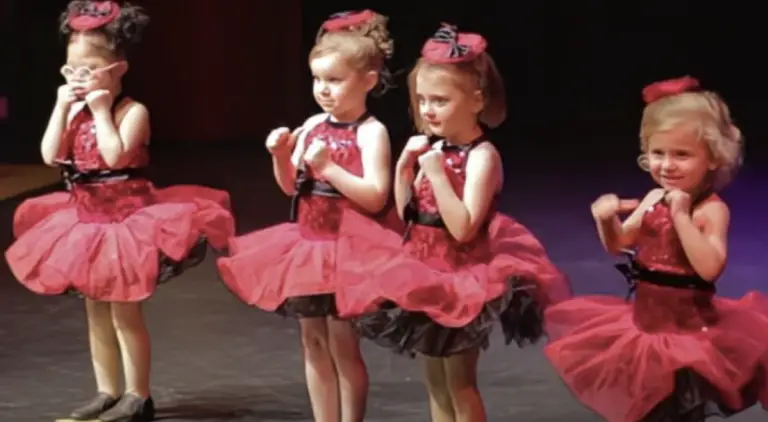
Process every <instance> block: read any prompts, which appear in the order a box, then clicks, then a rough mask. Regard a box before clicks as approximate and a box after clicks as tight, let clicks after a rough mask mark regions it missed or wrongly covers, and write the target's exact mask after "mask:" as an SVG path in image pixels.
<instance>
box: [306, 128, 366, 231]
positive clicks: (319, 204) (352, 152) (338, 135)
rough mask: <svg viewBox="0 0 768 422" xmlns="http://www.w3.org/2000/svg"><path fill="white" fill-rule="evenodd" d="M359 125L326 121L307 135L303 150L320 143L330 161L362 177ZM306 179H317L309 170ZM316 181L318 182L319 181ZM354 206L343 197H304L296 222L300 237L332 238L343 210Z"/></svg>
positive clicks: (339, 222) (337, 229) (337, 228)
mask: <svg viewBox="0 0 768 422" xmlns="http://www.w3.org/2000/svg"><path fill="white" fill-rule="evenodd" d="M358 127H359V124H358V123H352V124H348V123H335V122H331V121H327V120H326V121H325V122H323V123H320V124H319V125H317V126H315V127H314V128H313V129H312V130H311V131H310V132H309V133H308V134H307V136H306V138H305V144H304V148H305V150H306V148H307V147H308V146H309V145H310V144H311V143H312V142H322V143H323V144H325V145H326V147H328V148H329V149H330V151H331V154H330V155H331V160H332V161H333V162H334V163H336V164H337V165H339V166H341V167H342V168H343V169H344V170H346V171H348V172H350V173H352V174H354V175H355V176H358V177H360V176H362V175H363V164H362V161H361V158H360V147H359V146H358V144H357V129H358ZM307 171H308V177H310V178H313V179H318V178H317V176H315V175H313V174H312V172H311V170H309V169H308V170H307ZM318 180H319V179H318ZM351 206H353V204H352V203H351V202H350V201H349V200H347V199H346V198H333V197H328V196H321V195H306V196H302V197H301V198H300V199H299V208H298V216H297V221H298V224H299V227H300V228H301V231H302V234H304V235H305V236H307V237H314V238H329V239H332V238H335V236H336V235H337V234H338V232H339V226H340V225H341V215H342V211H343V210H344V209H345V208H347V207H351Z"/></svg>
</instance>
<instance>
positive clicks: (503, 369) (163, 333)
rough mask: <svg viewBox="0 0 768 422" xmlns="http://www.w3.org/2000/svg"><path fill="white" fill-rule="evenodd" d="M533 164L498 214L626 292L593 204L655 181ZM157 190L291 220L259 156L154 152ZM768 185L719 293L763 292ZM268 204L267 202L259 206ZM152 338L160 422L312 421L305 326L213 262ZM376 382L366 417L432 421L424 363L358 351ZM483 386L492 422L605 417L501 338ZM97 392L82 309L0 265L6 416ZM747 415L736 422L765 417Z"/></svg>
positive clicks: (41, 413) (166, 293)
mask: <svg viewBox="0 0 768 422" xmlns="http://www.w3.org/2000/svg"><path fill="white" fill-rule="evenodd" d="M526 160H527V158H526V157H524V156H521V157H520V158H519V159H517V160H515V159H514V158H512V159H510V160H508V162H507V168H508V169H509V170H508V175H507V176H508V183H507V187H506V191H505V195H504V197H503V203H502V210H503V211H505V212H508V213H510V214H511V215H513V216H515V217H516V218H518V219H519V220H520V221H522V222H523V223H524V224H526V225H527V226H528V227H529V228H530V229H531V230H532V231H533V232H534V233H536V234H537V235H538V236H539V237H540V238H541V240H542V241H543V243H544V244H545V245H546V246H547V247H548V248H549V250H550V253H551V255H552V258H553V260H554V261H555V262H556V263H557V264H558V265H559V266H560V267H561V268H562V269H563V270H564V271H565V272H567V273H568V275H569V276H570V277H571V279H572V280H573V282H574V285H575V288H576V290H577V292H578V293H587V292H589V293H611V294H616V295H623V294H624V292H625V290H624V289H625V285H624V281H623V280H622V278H621V277H620V276H619V275H618V274H617V273H615V270H614V269H613V268H612V267H611V264H612V263H613V260H612V259H611V258H610V257H608V256H606V255H605V254H604V253H603V252H602V250H601V249H600V245H599V243H598V241H597V238H596V236H595V233H594V229H593V224H592V221H591V219H590V215H589V204H590V202H591V201H592V200H593V199H594V198H595V197H596V196H597V195H598V194H599V193H601V192H605V191H610V190H614V189H615V190H618V191H619V192H620V193H626V194H639V193H642V192H644V189H645V187H646V185H647V184H648V181H647V180H646V177H645V176H644V175H643V174H641V173H640V172H639V171H634V170H632V169H631V168H630V169H629V171H628V172H625V173H627V174H628V175H625V174H622V173H616V172H609V171H600V170H599V169H596V168H595V167H594V166H585V171H581V172H574V173H564V172H563V171H562V168H561V167H560V166H559V165H558V166H554V165H553V166H551V167H541V166H539V167H537V168H534V169H530V167H531V166H527V167H529V169H526V168H525V167H526V166H525V161H526ZM154 164H155V166H154V169H155V173H156V175H157V179H156V180H158V184H160V185H165V184H170V183H206V184H209V185H211V186H214V187H219V188H225V189H228V190H229V191H230V192H231V194H232V198H233V203H234V206H235V211H236V213H237V216H238V218H239V223H238V224H239V231H240V232H244V231H248V230H252V229H254V228H257V227H262V226H264V225H266V224H271V223H275V222H277V221H280V219H283V218H285V216H286V214H287V209H288V201H287V199H285V198H282V199H281V196H280V194H279V192H278V190H277V188H276V187H274V184H273V183H272V179H271V169H270V168H269V161H268V159H267V158H266V157H264V156H263V154H262V153H260V152H256V151H255V150H253V151H233V150H230V151H224V152H221V153H216V152H206V153H204V154H203V153H200V154H198V156H194V155H190V156H189V157H185V159H184V160H183V161H182V160H179V159H178V155H176V154H169V155H168V156H167V157H154ZM767 182H768V179H767V178H766V177H765V175H760V174H757V173H754V172H751V171H749V170H747V171H746V172H745V175H744V177H743V178H741V179H740V180H739V181H738V183H737V184H736V185H734V186H733V189H731V190H729V191H728V195H727V198H728V199H729V201H730V203H731V206H732V209H733V215H734V222H733V225H732V232H731V237H732V246H731V251H730V253H731V257H732V258H731V263H730V267H729V269H728V271H727V273H726V275H725V276H724V278H723V282H722V284H721V291H722V292H723V294H724V295H727V296H737V295H741V294H743V293H744V292H745V291H747V290H750V289H755V288H760V287H762V288H763V289H766V287H765V286H766V285H765V283H764V277H765V274H766V273H768V262H766V260H765V251H766V250H767V249H766V247H767V246H768V222H767V221H766V219H765V218H764V217H762V214H763V211H764V210H765V209H766V205H768V204H766V202H768V200H767V199H766V197H765V195H762V194H759V192H765V191H766V188H768V183H767ZM18 202H19V199H14V200H8V201H4V202H3V203H1V204H0V221H3V222H5V223H4V224H2V225H0V227H2V230H0V244H1V245H2V246H3V247H6V246H7V245H8V244H9V243H10V241H11V234H10V222H11V218H12V212H13V209H14V207H15V206H16V205H17V204H18ZM264 204H269V205H270V206H269V207H267V208H264ZM146 312H147V318H148V321H149V324H150V329H151V332H152V337H153V341H154V345H153V347H154V360H153V381H152V385H153V395H154V398H155V400H156V403H157V406H158V409H159V416H160V417H161V418H162V419H163V420H166V421H169V422H171V421H173V422H182V421H186V422H191V421H212V422H213V421H247V422H250V421H254V422H255V421H263V422H267V421H270V422H277V421H294V422H303V421H311V420H312V418H311V413H310V409H309V403H308V398H307V394H306V392H305V386H304V381H303V367H302V358H301V353H300V345H299V338H298V331H297V324H296V323H295V322H294V321H292V320H285V319H282V318H280V317H277V316H273V315H270V314H267V313H264V312H261V311H258V310H253V309H249V308H248V307H246V306H245V305H243V304H241V303H240V302H239V301H238V300H236V299H235V298H234V297H233V296H232V295H231V294H230V293H229V292H228V291H227V290H226V289H225V288H224V286H223V285H222V284H221V283H220V282H219V281H218V278H217V276H216V274H215V269H214V263H213V259H212V256H210V257H209V259H208V260H207V261H206V262H205V263H204V264H203V265H201V266H199V267H197V268H195V269H193V270H190V271H189V272H188V273H186V274H185V275H183V276H182V277H180V278H178V279H175V280H174V281H172V282H171V283H169V284H168V285H166V286H163V287H162V288H160V289H159V292H158V294H157V295H156V297H154V298H153V299H152V300H150V301H149V302H148V303H147V306H146ZM364 350H365V356H366V360H367V363H368V366H369V371H370V375H371V391H370V398H369V409H368V417H367V418H366V421H371V422H384V421H391V422H423V421H428V420H429V417H428V410H427V401H426V393H425V391H424V388H423V386H422V384H421V383H420V375H421V370H420V368H419V366H418V362H416V361H413V360H411V359H408V358H404V357H400V356H394V355H392V354H390V353H389V352H386V351H383V350H380V349H378V348H376V347H375V346H373V345H371V344H370V343H367V342H364ZM480 380H481V388H482V392H483V395H484V398H485V402H486V406H487V409H488V415H489V421H521V422H523V421H524V422H544V421H547V422H593V421H595V422H597V421H599V420H600V419H599V418H598V417H596V416H595V415H593V414H592V413H591V412H590V411H588V410H586V409H584V408H583V407H582V406H581V405H579V404H578V403H577V402H576V401H574V400H573V399H572V398H571V396H570V395H569V393H568V391H567V390H566V389H565V387H564V386H563V385H562V384H561V382H560V381H559V380H558V378H557V377H556V376H555V374H554V373H553V371H552V370H551V369H550V367H549V366H548V364H547V362H546V361H545V360H544V358H543V356H542V354H541V345H539V346H534V347H530V348H526V349H522V350H520V349H518V348H517V347H505V346H503V344H502V341H501V338H500V334H497V335H496V336H495V337H494V338H493V344H492V346H491V348H490V349H489V350H488V351H487V352H485V353H484V354H483V357H482V360H481V372H480ZM92 394H93V380H92V376H91V368H90V361H89V358H88V351H87V339H86V330H85V319H84V315H83V309H82V304H81V302H80V301H79V300H77V299H74V298H45V297H38V296H35V295H33V294H31V293H28V292H27V291H25V290H24V289H22V288H21V287H20V286H19V285H18V283H16V282H15V281H14V280H13V278H12V277H11V275H10V273H9V271H8V268H7V266H6V265H5V263H3V264H2V266H0V421H8V422H11V421H13V422H22V421H24V422H26V421H29V422H41V421H53V420H54V419H55V418H57V417H62V416H65V415H66V413H67V412H68V411H69V410H70V408H71V407H72V405H73V403H79V402H80V401H82V400H84V399H87V398H89V397H90V396H91V395H92ZM765 418H766V414H765V413H764V412H762V411H761V410H760V409H757V408H753V409H750V410H749V411H747V412H745V413H742V414H740V415H738V416H735V417H732V418H731V419H729V420H730V421H733V422H757V421H764V420H765Z"/></svg>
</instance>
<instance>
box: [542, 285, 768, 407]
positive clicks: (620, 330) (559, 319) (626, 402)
mask: <svg viewBox="0 0 768 422" xmlns="http://www.w3.org/2000/svg"><path fill="white" fill-rule="evenodd" d="M637 293H638V297H640V295H646V299H645V300H643V302H645V303H646V305H647V306H646V305H641V306H642V308H643V309H639V308H638V307H637V305H636V303H637V302H627V301H624V300H622V299H619V298H614V297H601V296H597V297H580V298H575V299H573V300H569V301H566V302H564V303H561V304H559V305H557V306H554V307H552V308H549V309H548V310H547V311H546V313H545V317H546V330H547V334H548V336H549V337H550V341H551V343H550V344H549V345H548V346H547V347H546V349H545V352H546V355H547V357H548V358H549V360H550V361H551V362H552V364H553V365H554V367H555V368H556V370H557V371H558V373H559V374H560V377H561V378H562V379H563V380H564V381H565V383H566V384H567V386H568V387H569V388H570V390H571V391H572V392H573V394H574V395H575V396H576V397H577V398H578V400H580V401H581V402H583V403H584V404H586V405H587V406H589V407H590V408H592V409H593V410H595V411H596V412H597V413H598V414H600V415H601V416H602V417H603V418H605V419H606V420H608V421H609V422H637V421H643V422H667V421H688V420H691V421H703V420H704V418H705V417H707V416H711V415H718V416H728V415H730V414H733V413H736V412H738V411H741V410H743V409H745V408H747V407H750V406H752V405H753V404H755V403H756V402H762V403H763V405H764V406H765V405H768V384H766V376H767V375H768V372H766V368H768V317H767V315H768V313H766V311H768V306H766V303H767V302H766V298H765V297H763V296H760V295H759V294H757V293H750V294H748V295H747V296H745V297H744V298H742V299H741V300H737V301H736V300H729V299H723V298H711V297H710V298H708V299H709V300H711V301H708V302H706V303H708V304H709V305H708V306H706V308H705V309H704V310H702V308H700V307H696V306H687V305H688V304H697V303H698V304H699V305H700V304H701V303H704V302H702V301H704V300H706V299H704V298H701V297H696V296H694V295H695V294H696V293H695V292H692V291H690V290H685V289H675V288H671V287H663V286H656V285H650V284H647V283H642V282H641V283H638V291H637ZM683 304H685V306H680V307H677V308H676V307H675V306H676V305H683ZM640 327H644V328H640Z"/></svg>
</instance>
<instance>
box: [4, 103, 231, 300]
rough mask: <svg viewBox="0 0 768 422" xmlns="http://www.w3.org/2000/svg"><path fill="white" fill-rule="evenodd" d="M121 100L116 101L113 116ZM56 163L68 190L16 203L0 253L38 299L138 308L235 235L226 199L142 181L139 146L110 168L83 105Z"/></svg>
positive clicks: (143, 159)
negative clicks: (80, 299)
mask: <svg viewBox="0 0 768 422" xmlns="http://www.w3.org/2000/svg"><path fill="white" fill-rule="evenodd" d="M122 99H123V98H121V97H118V98H116V99H115V101H114V105H113V108H112V112H113V115H114V110H115V108H116V107H117V106H118V105H119V104H120V103H121V100H122ZM63 142H64V145H68V150H67V153H66V154H65V156H63V157H60V159H61V162H62V167H63V170H64V171H63V174H64V179H65V182H66V183H67V187H68V192H56V193H51V194H48V195H43V196H39V197H36V198H31V199H28V200H26V201H24V202H23V203H22V204H21V205H20V206H19V207H18V208H17V210H16V213H15V215H14V223H13V230H14V235H15V236H16V241H15V242H14V243H13V244H12V245H11V246H10V247H9V248H8V250H7V251H6V253H5V255H6V259H7V260H8V264H9V266H10V268H11V271H12V272H13V274H14V276H15V277H16V278H17V279H18V280H19V281H20V282H21V283H22V284H23V285H24V286H25V287H27V288H28V289H30V290H32V291H33V292H35V293H38V294H41V295H58V294H62V293H65V292H74V293H77V294H79V295H81V296H84V297H86V298H89V299H93V300H97V301H106V302H138V301H142V300H145V299H147V298H149V297H150V296H151V295H152V294H153V293H154V291H155V287H156V285H157V284H158V282H161V281H165V280H167V279H169V278H171V277H174V276H176V275H178V274H180V273H181V272H183V271H184V270H185V269H186V268H188V267H190V266H192V265H195V264H197V263H199V262H201V261H202V259H203V258H204V256H205V253H206V243H210V244H211V245H212V246H213V247H215V248H222V247H225V246H226V240H227V238H228V237H229V236H231V235H232V234H233V232H234V220H233V217H232V215H231V214H230V212H229V194H228V193H226V192H223V191H219V190H214V189H209V188H206V187H202V186H189V185H180V186H173V187H170V188H166V189H156V188H155V187H154V186H153V185H152V183H151V182H150V181H149V179H148V178H147V175H146V168H147V166H148V164H149V151H148V146H147V145H142V146H140V147H138V148H137V150H136V151H135V153H134V156H133V158H132V159H131V161H130V163H129V164H128V165H127V166H126V167H125V168H121V169H110V168H109V167H108V166H107V165H106V163H105V162H104V159H103V158H102V156H101V153H100V152H99V149H98V146H97V142H96V128H95V125H94V119H93V114H92V113H91V111H90V109H89V108H88V107H87V106H84V108H83V110H81V111H80V112H78V113H77V114H76V115H75V116H74V117H73V119H72V121H71V122H70V123H69V124H68V125H67V127H66V129H65V133H64V135H63Z"/></svg>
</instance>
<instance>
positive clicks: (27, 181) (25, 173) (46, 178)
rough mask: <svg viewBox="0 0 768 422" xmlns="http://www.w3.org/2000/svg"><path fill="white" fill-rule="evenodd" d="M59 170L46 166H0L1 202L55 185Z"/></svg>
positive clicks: (58, 177)
mask: <svg viewBox="0 0 768 422" xmlns="http://www.w3.org/2000/svg"><path fill="white" fill-rule="evenodd" d="M60 178H61V177H60V172H59V169H57V168H53V167H48V166H46V165H43V164H40V165H34V164H31V165H24V164H0V200H3V199H8V198H12V197H14V196H17V195H21V194H24V193H25V192H29V191H34V190H37V189H41V188H44V187H46V186H50V185H52V184H55V183H57V182H58V181H59V179H60Z"/></svg>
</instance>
